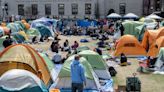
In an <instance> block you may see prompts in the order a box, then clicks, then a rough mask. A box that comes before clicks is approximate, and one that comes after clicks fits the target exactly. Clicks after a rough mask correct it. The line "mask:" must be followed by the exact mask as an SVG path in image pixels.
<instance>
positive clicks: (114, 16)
mask: <svg viewBox="0 0 164 92" xmlns="http://www.w3.org/2000/svg"><path fill="white" fill-rule="evenodd" d="M107 18H121V15H119V14H117V13H111V14H110V15H108V16H107Z"/></svg>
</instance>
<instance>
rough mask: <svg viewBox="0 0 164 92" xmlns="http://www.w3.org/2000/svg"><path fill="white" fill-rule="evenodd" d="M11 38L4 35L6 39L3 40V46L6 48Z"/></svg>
mask: <svg viewBox="0 0 164 92" xmlns="http://www.w3.org/2000/svg"><path fill="white" fill-rule="evenodd" d="M12 42H13V41H12V39H11V38H10V36H9V37H6V39H5V40H4V41H3V46H4V48H7V47H8V46H10V45H12Z"/></svg>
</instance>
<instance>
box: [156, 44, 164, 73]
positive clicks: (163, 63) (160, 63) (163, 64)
mask: <svg viewBox="0 0 164 92" xmlns="http://www.w3.org/2000/svg"><path fill="white" fill-rule="evenodd" d="M155 70H156V71H164V47H162V48H161V49H160V51H159V54H158V59H157V61H156V63H155Z"/></svg>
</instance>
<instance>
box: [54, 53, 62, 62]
mask: <svg viewBox="0 0 164 92" xmlns="http://www.w3.org/2000/svg"><path fill="white" fill-rule="evenodd" d="M52 61H53V62H54V63H55V64H60V63H61V61H62V56H61V54H59V52H58V51H56V53H55V54H54V56H53V58H52Z"/></svg>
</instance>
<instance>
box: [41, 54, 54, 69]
mask: <svg viewBox="0 0 164 92" xmlns="http://www.w3.org/2000/svg"><path fill="white" fill-rule="evenodd" d="M39 55H40V56H41V57H42V58H43V59H44V61H46V62H45V63H46V65H47V67H48V69H49V71H50V72H51V71H52V69H53V68H54V63H53V62H52V61H51V60H50V58H49V57H48V56H46V55H45V54H44V53H39Z"/></svg>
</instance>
